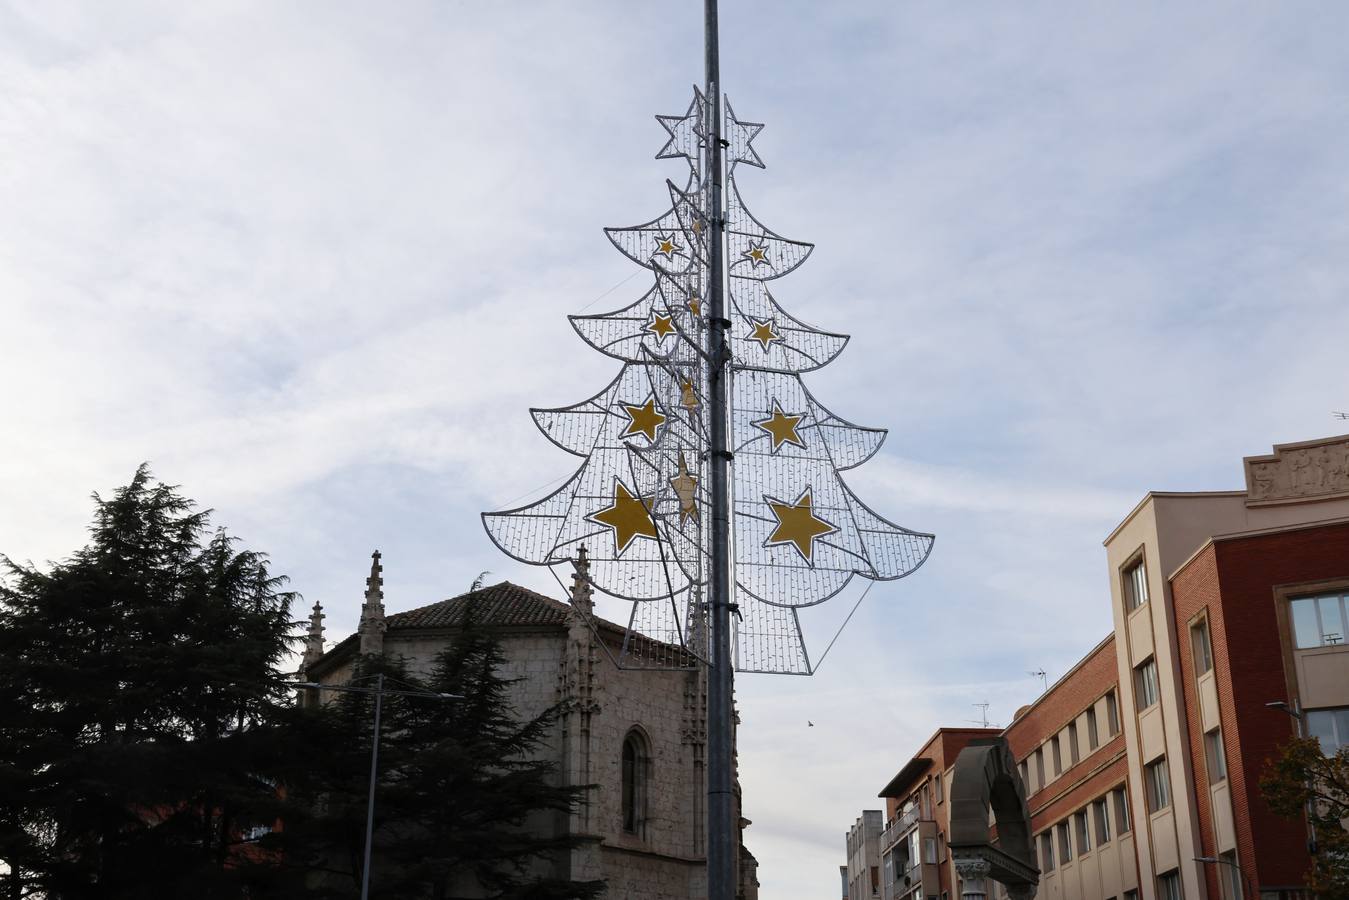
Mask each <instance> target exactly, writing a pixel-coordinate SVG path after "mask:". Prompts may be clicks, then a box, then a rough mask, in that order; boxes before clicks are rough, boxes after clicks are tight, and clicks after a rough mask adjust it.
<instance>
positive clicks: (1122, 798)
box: [1110, 788, 1129, 834]
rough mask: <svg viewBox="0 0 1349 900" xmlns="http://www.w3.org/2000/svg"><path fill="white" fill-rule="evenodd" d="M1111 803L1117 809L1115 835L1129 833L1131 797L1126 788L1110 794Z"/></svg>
mask: <svg viewBox="0 0 1349 900" xmlns="http://www.w3.org/2000/svg"><path fill="white" fill-rule="evenodd" d="M1110 802H1111V804H1112V805H1114V807H1115V833H1116V834H1128V833H1129V797H1128V795H1127V794H1125V793H1124V788H1115V789H1114V790H1113V791H1111V792H1110Z"/></svg>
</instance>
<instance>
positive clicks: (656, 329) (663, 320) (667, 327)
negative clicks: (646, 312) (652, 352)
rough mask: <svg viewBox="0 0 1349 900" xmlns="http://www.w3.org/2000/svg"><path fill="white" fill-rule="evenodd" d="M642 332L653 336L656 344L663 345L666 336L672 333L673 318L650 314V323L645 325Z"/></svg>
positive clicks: (673, 328)
mask: <svg viewBox="0 0 1349 900" xmlns="http://www.w3.org/2000/svg"><path fill="white" fill-rule="evenodd" d="M643 330H644V331H649V332H651V333H652V334H654V335H655V336H656V341H657V343H663V342H664V341H665V336H666V335H667V334H673V333H674V330H675V327H674V316H662V315H661V314H660V313H652V315H651V321H650V322H648V323H646V326H645V328H644V329H643Z"/></svg>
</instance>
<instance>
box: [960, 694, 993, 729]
mask: <svg viewBox="0 0 1349 900" xmlns="http://www.w3.org/2000/svg"><path fill="white" fill-rule="evenodd" d="M970 706H977V707H979V718H977V719H966V720H965V721H966V722H973V723H975V724H976V725H978V726H979V727H980V728H987V727H988V724H989V723H988V707H989V702H988V701H987V700H985V701H984V702H983V703H971V704H970Z"/></svg>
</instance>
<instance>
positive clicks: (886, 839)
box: [881, 806, 922, 853]
mask: <svg viewBox="0 0 1349 900" xmlns="http://www.w3.org/2000/svg"><path fill="white" fill-rule="evenodd" d="M921 812H922V807H921V806H915V807H914V808H913V809H911V810H909V811H908V812H906V813H905V814H904V815H902V816H896V817H895V818H893V819H891V820H890V821H889V823H887V824H886V826H885V830H884V831H882V832H881V852H882V853H884V852H885V851H886V850H889V849H890V848H891V847H893V846H894V845H895V842H896V841H898V840H899V839H900V838H902V837H903V836H904V835H906V834H908V832H909V829H911V828H913V826H914V825H916V824H918V821H919V819H920V818H921Z"/></svg>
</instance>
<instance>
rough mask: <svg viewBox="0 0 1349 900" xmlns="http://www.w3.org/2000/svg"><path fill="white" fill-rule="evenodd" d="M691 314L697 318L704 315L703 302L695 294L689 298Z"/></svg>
mask: <svg viewBox="0 0 1349 900" xmlns="http://www.w3.org/2000/svg"><path fill="white" fill-rule="evenodd" d="M689 312H691V313H693V314H694V315H695V316H701V315H702V314H703V304H702V301H701V300H699V299H698V295H697V294H694V295H693V296H692V297H690V298H689Z"/></svg>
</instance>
